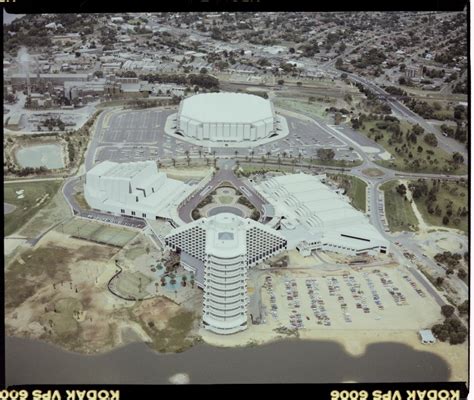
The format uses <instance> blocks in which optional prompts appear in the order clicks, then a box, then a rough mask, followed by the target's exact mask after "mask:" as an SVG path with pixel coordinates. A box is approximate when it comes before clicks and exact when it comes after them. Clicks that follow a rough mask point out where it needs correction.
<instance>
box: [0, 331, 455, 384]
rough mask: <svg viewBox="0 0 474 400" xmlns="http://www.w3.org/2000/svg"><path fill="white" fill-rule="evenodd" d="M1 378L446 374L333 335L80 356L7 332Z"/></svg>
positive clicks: (317, 379)
mask: <svg viewBox="0 0 474 400" xmlns="http://www.w3.org/2000/svg"><path fill="white" fill-rule="evenodd" d="M5 368H6V382H7V384H25V383H30V384H35V383H36V384H40V383H44V384H48V383H51V384H54V383H57V384H67V383H70V384H81V383H83V384H87V383H98V384H100V383H111V384H114V383H115V384H118V383H124V384H140V383H169V381H168V379H169V378H170V377H171V376H172V375H175V374H177V373H185V374H188V375H189V378H190V383H277V382H285V383H323V382H347V381H355V382H403V381H411V382H413V381H421V382H432V381H446V380H448V379H449V377H450V371H449V367H448V365H447V363H446V362H445V361H444V360H443V359H442V358H440V357H439V356H438V355H436V354H433V353H430V352H429V347H427V351H417V350H415V349H413V348H411V347H409V346H406V345H403V344H399V343H389V342H384V343H378V344H373V345H370V346H369V347H368V348H367V351H366V353H365V354H364V355H363V356H361V357H354V356H352V355H350V354H348V353H346V351H345V350H344V348H343V347H342V346H340V345H339V344H337V343H336V342H331V341H303V340H285V341H280V342H275V343H271V344H268V345H263V346H256V347H246V348H233V349H224V348H218V347H212V346H208V345H198V346H195V347H193V348H191V349H190V350H187V351H185V352H183V353H177V354H160V353H156V352H154V351H153V350H151V349H150V348H149V347H148V346H147V345H145V344H144V343H133V344H130V345H127V346H125V347H123V348H120V349H117V350H114V351H112V352H110V353H107V354H103V355H94V356H84V355H80V354H75V353H70V352H66V351H64V350H61V349H60V348H58V347H56V346H53V345H50V344H47V343H43V342H40V341H36V340H29V339H19V338H8V337H7V338H6V339H5Z"/></svg>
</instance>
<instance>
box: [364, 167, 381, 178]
mask: <svg viewBox="0 0 474 400" xmlns="http://www.w3.org/2000/svg"><path fill="white" fill-rule="evenodd" d="M362 173H363V174H364V175H366V176H371V177H377V176H383V175H385V174H384V172H383V171H382V170H380V169H377V168H367V169H364V170H363V171H362Z"/></svg>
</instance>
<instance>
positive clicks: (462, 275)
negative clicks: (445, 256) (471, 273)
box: [458, 268, 467, 280]
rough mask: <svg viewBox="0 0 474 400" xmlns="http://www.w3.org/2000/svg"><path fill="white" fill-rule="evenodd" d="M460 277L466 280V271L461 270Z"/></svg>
mask: <svg viewBox="0 0 474 400" xmlns="http://www.w3.org/2000/svg"><path fill="white" fill-rule="evenodd" d="M458 277H459V279H463V280H464V279H466V277H467V272H466V271H465V270H464V269H462V268H460V269H459V271H458Z"/></svg>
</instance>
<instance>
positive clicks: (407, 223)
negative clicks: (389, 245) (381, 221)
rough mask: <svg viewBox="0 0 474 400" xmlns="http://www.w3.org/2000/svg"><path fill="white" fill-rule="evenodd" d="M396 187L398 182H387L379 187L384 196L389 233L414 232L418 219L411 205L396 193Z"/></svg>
mask: <svg viewBox="0 0 474 400" xmlns="http://www.w3.org/2000/svg"><path fill="white" fill-rule="evenodd" d="M397 185H399V182H398V181H389V182H387V183H384V184H383V185H382V186H380V190H383V191H384V194H385V216H386V218H387V222H388V225H389V227H390V231H392V232H400V231H416V230H417V229H418V218H416V215H415V213H414V212H413V209H412V207H411V204H410V203H409V202H408V201H405V200H404V199H403V197H402V196H400V195H399V194H398V193H397V192H396V190H395V187H396V186H397Z"/></svg>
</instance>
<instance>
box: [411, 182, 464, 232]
mask: <svg viewBox="0 0 474 400" xmlns="http://www.w3.org/2000/svg"><path fill="white" fill-rule="evenodd" d="M417 184H418V183H417V181H411V182H410V184H409V186H410V185H417ZM419 184H420V190H418V191H417V193H419V194H420V195H419V197H418V196H417V193H414V192H413V189H412V195H413V200H414V201H415V203H416V206H417V208H418V210H419V211H420V213H421V215H422V216H423V220H424V221H425V222H426V223H427V224H430V225H434V226H446V227H448V228H456V229H460V230H462V231H464V233H466V234H467V232H468V228H469V223H468V220H469V215H468V211H469V197H468V182H467V181H466V180H464V179H462V180H461V179H459V180H457V181H439V183H438V180H436V179H427V180H425V181H424V183H423V184H421V182H420V183H419ZM421 185H423V186H421ZM425 185H426V186H425ZM425 187H426V192H425V190H424V188H425ZM445 222H446V223H445Z"/></svg>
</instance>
